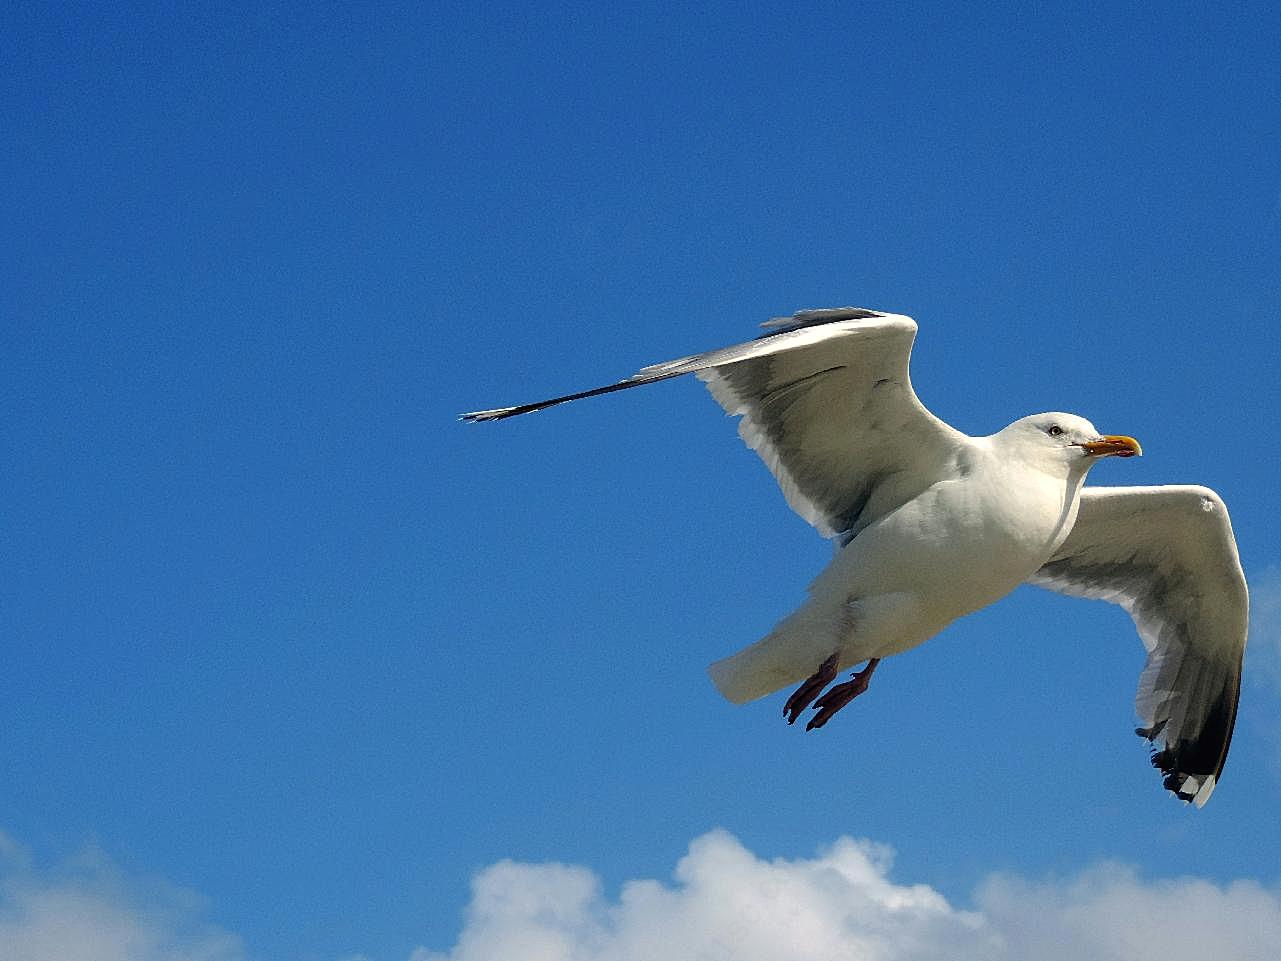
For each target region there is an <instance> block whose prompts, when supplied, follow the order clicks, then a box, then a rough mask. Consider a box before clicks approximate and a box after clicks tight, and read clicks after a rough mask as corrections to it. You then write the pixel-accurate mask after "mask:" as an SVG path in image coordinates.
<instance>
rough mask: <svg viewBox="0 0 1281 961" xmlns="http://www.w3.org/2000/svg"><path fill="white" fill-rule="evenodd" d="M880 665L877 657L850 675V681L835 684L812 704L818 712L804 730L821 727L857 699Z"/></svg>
mask: <svg viewBox="0 0 1281 961" xmlns="http://www.w3.org/2000/svg"><path fill="white" fill-rule="evenodd" d="M880 663H881V659H880V658H879V657H874V658H872V659H871V660H869V661H868V662H867V667H865V668H863V670H861V671H855V672H854V673H853V675H851V678H852V679H851V680H848V681H846V682H845V683H844V684H837V685H836V687H834V688H832V689H831V690H830V691H828V692H827V693H826V694H824V695H823V696H822V697H820V698H819V699H818V700H817V701H816V702H815V703H814V709H815V710H817V711H818V713H817V714H815V715H814V716H813V717H812V718H810V722H809V723H808V724H806V725H805V730H807V731H812V730H814V729H815V728H816V727H822V726H823V725H824V724H826V723H827V722H828V721H830V720H831V719H832V715H833V714H835V713H836V712H837V711H839V710H840V709H841V708H843V707H844V706H845V705H846V704H848V703H849V702H850V701H852V700H854V698H856V697H858V696H859V695H860V694H862V693H863V692H864V691H866V690H867V685H868V683H869V682H870V681H871V680H872V674H874V673H875V671H876V665H877V664H880Z"/></svg>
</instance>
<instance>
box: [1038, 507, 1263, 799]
mask: <svg viewBox="0 0 1281 961" xmlns="http://www.w3.org/2000/svg"><path fill="white" fill-rule="evenodd" d="M1030 580H1031V582H1032V583H1034V584H1038V585H1040V586H1041V587H1048V588H1050V589H1052V590H1056V591H1060V592H1062V593H1064V594H1071V595H1074V596H1076V597H1088V598H1092V599H1097V600H1104V601H1111V602H1113V603H1115V604H1120V605H1121V606H1122V607H1123V608H1125V609H1126V611H1128V612H1129V614H1130V616H1131V617H1132V618H1133V619H1134V624H1135V626H1136V627H1137V628H1138V631H1139V636H1140V637H1141V638H1142V639H1143V644H1144V646H1145V647H1146V648H1147V650H1148V660H1147V665H1146V666H1145V667H1144V669H1143V674H1142V676H1141V677H1140V678H1139V691H1138V699H1137V704H1138V713H1139V717H1140V718H1141V719H1142V723H1143V726H1142V727H1140V728H1139V729H1138V731H1137V733H1138V734H1139V735H1141V736H1143V737H1145V738H1147V739H1148V740H1149V741H1151V742H1152V744H1153V750H1154V754H1153V756H1152V763H1153V765H1154V766H1156V767H1157V768H1159V769H1160V770H1161V772H1162V773H1163V774H1164V775H1165V786H1166V788H1168V789H1169V790H1171V791H1173V792H1174V793H1175V794H1176V795H1178V797H1179V798H1181V799H1182V800H1184V801H1195V802H1196V804H1197V806H1198V807H1200V806H1201V805H1202V804H1204V803H1205V802H1206V801H1207V800H1208V799H1209V797H1210V794H1211V792H1212V791H1213V790H1214V786H1215V784H1216V783H1217V781H1218V779H1219V776H1220V774H1221V773H1222V771H1223V764H1224V761H1226V760H1227V756H1228V745H1229V744H1230V743H1231V742H1232V728H1233V725H1234V724H1235V723H1236V716H1237V698H1238V695H1239V693H1240V689H1241V658H1242V656H1243V655H1244V653H1245V641H1246V632H1247V624H1248V620H1249V607H1250V602H1249V595H1248V593H1247V590H1246V584H1245V575H1244V574H1243V573H1242V572H1241V562H1240V560H1239V559H1238V557H1237V547H1236V540H1235V538H1234V537H1233V535H1232V523H1231V521H1230V520H1229V519H1228V511H1227V508H1226V507H1224V505H1223V501H1222V500H1220V499H1219V497H1218V495H1217V494H1215V493H1214V491H1212V490H1209V489H1207V488H1205V487H1086V488H1084V489H1083V490H1082V492H1081V508H1080V513H1079V515H1078V516H1077V521H1076V526H1075V527H1073V529H1072V533H1071V534H1070V535H1068V539H1067V540H1066V541H1064V542H1063V546H1062V547H1060V548H1059V550H1058V551H1057V552H1056V553H1055V555H1054V556H1053V557H1051V558H1050V560H1049V561H1048V562H1047V563H1046V564H1045V566H1044V567H1042V568H1041V569H1040V570H1039V571H1037V572H1036V574H1034V575H1033V576H1032V577H1031V578H1030Z"/></svg>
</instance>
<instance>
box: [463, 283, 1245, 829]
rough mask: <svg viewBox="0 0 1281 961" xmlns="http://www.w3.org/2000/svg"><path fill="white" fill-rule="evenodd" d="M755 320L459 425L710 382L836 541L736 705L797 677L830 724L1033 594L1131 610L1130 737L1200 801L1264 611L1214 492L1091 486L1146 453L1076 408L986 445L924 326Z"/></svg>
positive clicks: (771, 638)
mask: <svg viewBox="0 0 1281 961" xmlns="http://www.w3.org/2000/svg"><path fill="white" fill-rule="evenodd" d="M761 326H762V327H763V328H765V332H764V333H763V334H761V335H760V336H758V337H756V338H755V339H753V340H750V341H747V342H745V343H741V344H735V345H733V346H729V347H723V348H720V349H717V350H711V351H707V352H705V353H700V354H694V355H691V356H688V357H681V358H678V359H676V360H671V361H666V362H663V363H658V364H652V365H650V366H648V367H644V368H642V369H641V370H640V371H638V372H637V373H635V374H633V375H632V376H630V377H627V378H625V379H623V380H621V381H617V382H615V383H611V384H607V385H605V386H602V387H595V388H592V389H590V390H583V391H579V392H577V393H571V394H565V395H563V396H560V397H553V398H550V399H548V400H541V401H537V402H534V403H530V404H521V405H517V406H512V407H500V408H494V409H490V410H478V411H472V412H470V413H466V414H462V415H460V416H461V419H462V420H464V421H468V422H485V421H497V420H503V419H506V418H509V417H515V416H517V415H521V414H528V413H532V412H535V411H539V410H543V409H545V408H548V407H553V406H555V405H558V404H563V403H566V402H569V401H574V400H581V399H583V398H587V397H593V396H597V395H600V394H606V393H611V392H614V391H620V390H626V389H630V388H633V387H640V386H642V385H645V384H651V383H655V382H658V381H663V380H669V379H672V378H675V377H681V376H685V375H687V374H693V375H695V376H696V377H697V378H698V379H699V380H701V381H703V383H704V384H705V385H706V386H707V387H708V389H709V390H710V392H711V394H712V397H713V398H714V399H715V400H716V401H717V403H719V404H720V406H721V407H722V408H724V410H725V411H726V412H727V413H728V414H731V415H734V416H737V417H739V418H740V421H739V434H740V435H741V437H742V438H743V440H744V441H745V442H746V444H747V445H748V446H749V447H750V448H751V449H753V450H754V451H756V453H757V454H758V455H759V456H760V458H761V459H762V460H763V461H764V463H765V465H766V466H767V467H768V468H769V470H770V472H771V473H772V474H773V475H774V477H775V479H776V480H777V482H778V485H779V487H780V488H781V489H782V493H783V496H784V497H785V498H786V501H787V503H788V505H789V506H790V507H791V508H792V509H793V510H794V511H795V512H796V513H797V514H799V515H800V516H801V517H802V518H804V519H805V520H806V521H808V522H809V523H810V524H811V525H813V527H815V528H816V529H817V531H818V533H819V534H821V535H823V536H824V537H827V538H831V539H832V540H833V541H834V543H835V552H834V555H833V557H832V559H831V561H830V562H829V564H828V565H827V566H826V568H825V569H824V570H823V571H822V572H821V573H820V574H819V575H818V576H817V578H815V579H814V581H813V583H811V584H810V586H809V592H808V596H807V599H806V600H805V602H804V603H803V604H802V605H801V606H800V607H799V608H798V609H797V610H796V611H794V612H793V613H791V614H790V615H788V616H786V617H784V618H783V619H782V620H781V621H779V623H778V624H777V625H776V626H775V627H774V628H773V630H771V631H770V632H769V633H768V634H766V635H765V636H764V637H763V638H761V639H760V640H758V641H756V642H755V643H753V644H751V645H749V646H747V647H746V648H744V649H742V650H740V651H738V652H737V653H735V654H733V655H731V656H729V657H726V658H724V659H722V660H719V661H717V662H715V663H714V664H712V665H711V666H710V667H709V668H708V672H709V674H710V675H711V679H712V681H713V683H714V684H715V686H716V687H717V689H718V690H719V691H720V693H721V694H722V695H723V696H724V697H725V698H727V699H728V700H730V701H731V702H734V703H738V704H742V703H746V702H748V701H752V700H755V699H757V698H761V697H764V696H766V695H768V694H771V693H774V692H776V691H779V690H781V689H784V688H787V687H790V686H792V685H798V686H796V688H795V690H794V691H793V692H792V693H791V695H790V696H789V697H788V699H787V701H786V703H785V704H784V707H783V713H784V716H785V718H786V720H787V722H788V723H789V724H791V723H793V722H795V721H796V720H797V719H798V718H799V717H801V716H802V715H803V714H804V713H805V712H806V711H811V712H812V714H811V715H810V717H809V720H808V722H807V724H806V730H808V731H813V730H817V729H819V728H822V727H823V726H824V725H826V724H827V723H828V721H830V720H831V719H832V717H833V716H834V715H835V714H836V713H837V712H839V711H840V710H841V709H842V708H844V707H845V706H846V705H847V704H849V703H850V702H851V701H852V700H853V699H854V698H856V697H858V696H859V695H861V694H862V693H864V692H865V691H866V690H867V689H868V686H869V684H870V682H871V679H872V675H873V673H874V672H875V671H876V669H877V667H878V665H879V664H880V663H881V661H882V660H883V659H885V658H888V657H891V656H893V655H895V654H899V653H902V652H903V651H906V650H909V649H911V648H914V647H916V646H917V645H919V644H922V643H923V642H925V641H926V640H928V639H930V638H932V637H933V636H935V635H936V634H938V633H939V632H940V631H942V630H943V629H944V628H945V627H947V626H948V625H949V624H950V623H951V622H952V621H954V620H956V619H957V618H959V617H962V616H964V615H966V614H969V613H972V612H974V611H976V610H979V609H980V608H983V607H986V606H988V605H990V604H992V603H994V602H996V601H998V600H1000V599H1001V598H1002V597H1004V596H1005V595H1007V594H1009V593H1010V592H1011V591H1013V590H1014V589H1015V588H1016V587H1018V586H1019V585H1021V584H1023V583H1030V584H1034V585H1037V586H1040V587H1043V588H1048V589H1050V590H1053V591H1057V592H1061V593H1063V594H1067V595H1071V596H1075V597H1082V598H1089V599H1097V600H1104V601H1110V602H1112V603H1114V604H1118V605H1120V606H1121V607H1122V608H1124V609H1125V610H1126V611H1127V612H1128V613H1129V615H1130V617H1131V618H1132V620H1133V621H1134V624H1135V627H1136V629H1137V631H1138V634H1139V637H1140V639H1141V640H1142V642H1143V644H1144V646H1145V648H1146V649H1147V661H1146V663H1145V666H1144V668H1143V670H1142V672H1141V675H1140V678H1139V682H1138V692H1137V697H1136V713H1137V715H1138V717H1139V719H1140V725H1139V726H1138V727H1137V728H1136V733H1137V734H1138V735H1139V736H1141V737H1142V738H1144V739H1145V740H1146V741H1147V742H1149V745H1150V749H1151V762H1152V765H1153V766H1154V767H1155V768H1157V770H1158V771H1159V773H1160V775H1161V777H1162V782H1163V785H1164V787H1165V788H1166V789H1167V790H1169V791H1170V792H1171V793H1173V794H1174V795H1175V796H1176V797H1177V798H1179V799H1180V800H1183V801H1187V802H1193V803H1195V804H1196V806H1197V807H1201V806H1202V805H1204V804H1205V802H1206V801H1207V800H1209V797H1210V795H1211V793H1212V792H1213V791H1214V789H1215V786H1216V784H1217V783H1218V781H1219V778H1220V776H1221V775H1222V772H1223V766H1224V763H1225V761H1226V759H1227V754H1228V748H1229V746H1230V744H1231V741H1232V731H1233V727H1234V726H1235V722H1236V714H1237V704H1238V699H1239V695H1240V686H1241V667H1242V658H1243V656H1244V652H1245V645H1246V636H1247V625H1248V619H1249V596H1248V591H1247V587H1246V581H1245V576H1244V574H1243V572H1242V569H1241V563H1240V559H1239V556H1238V552H1237V547H1236V541H1235V537H1234V535H1233V531H1232V524H1231V521H1230V519H1229V517H1228V512H1227V508H1226V506H1225V505H1224V503H1223V500H1222V499H1221V498H1220V497H1219V495H1218V494H1216V493H1215V492H1214V491H1212V490H1210V489H1209V488H1206V487H1201V486H1195V485H1170V486H1147V487H1094V486H1089V487H1087V486H1085V479H1086V475H1087V474H1088V473H1089V471H1090V470H1091V468H1092V467H1094V465H1095V464H1097V463H1098V462H1099V461H1101V460H1103V459H1105V458H1108V457H1121V458H1126V457H1134V456H1137V455H1140V454H1141V453H1142V448H1141V446H1140V445H1139V443H1138V441H1137V440H1135V439H1134V438H1132V437H1129V436H1127V435H1120V434H1102V433H1100V432H1099V431H1098V430H1097V429H1096V428H1095V427H1094V425H1093V424H1091V423H1090V422H1089V421H1088V420H1086V419H1085V418H1083V417H1080V416H1078V415H1076V414H1071V413H1062V412H1048V413H1040V414H1033V415H1030V416H1027V417H1021V418H1019V419H1018V420H1015V421H1014V422H1012V423H1011V424H1009V425H1008V426H1007V427H1004V428H1003V429H1001V430H999V431H997V432H996V433H994V434H991V435H989V436H969V435H967V434H965V433H963V432H961V431H959V430H957V429H955V428H953V427H951V426H949V425H948V424H947V423H945V422H944V421H942V420H940V419H939V418H938V417H936V416H935V415H934V414H932V413H931V412H930V411H929V410H928V409H927V408H926V407H925V406H924V405H923V404H922V403H921V401H920V400H919V399H918V398H917V396H916V393H915V391H914V390H913V388H912V382H911V378H910V376H909V361H910V357H911V352H912V346H913V343H914V341H915V339H916V333H917V324H916V322H915V321H914V320H913V319H912V318H911V317H908V316H905V315H902V314H895V313H888V312H884V311H879V310H871V309H867V308H861V307H837V308H823V309H817V310H804V311H799V312H797V313H795V314H793V315H790V316H787V317H776V318H773V319H772V320H769V321H766V323H764V324H762V325H761ZM859 665H862V667H861V669H859V670H855V671H853V673H852V674H851V677H850V679H849V680H847V681H844V682H842V683H833V682H834V681H835V680H836V678H837V676H838V674H839V673H840V672H842V671H843V670H846V669H849V668H851V667H857V666H859ZM798 682H799V683H798Z"/></svg>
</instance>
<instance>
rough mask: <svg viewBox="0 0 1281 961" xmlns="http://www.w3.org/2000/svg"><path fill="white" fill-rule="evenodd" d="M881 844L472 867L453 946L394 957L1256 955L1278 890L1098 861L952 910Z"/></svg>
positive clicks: (501, 960)
mask: <svg viewBox="0 0 1281 961" xmlns="http://www.w3.org/2000/svg"><path fill="white" fill-rule="evenodd" d="M890 868H891V854H890V852H889V850H888V849H887V848H885V847H882V846H879V845H876V844H872V843H870V842H866V841H853V840H850V839H848V838H842V839H841V840H839V841H837V842H836V843H835V844H834V845H832V846H831V847H830V848H828V849H826V850H824V851H822V852H820V853H819V854H818V855H817V856H816V857H814V858H812V859H809V860H804V859H801V860H783V859H777V860H773V861H766V860H762V859H760V858H758V857H756V856H755V855H754V854H752V853H751V852H750V851H748V850H747V849H746V848H744V847H743V846H742V845H741V844H740V843H739V842H738V841H737V840H736V839H735V838H733V837H732V836H731V835H729V834H727V833H725V832H723V831H713V832H712V833H710V834H707V835H704V836H703V837H701V838H698V839H697V840H695V841H694V843H693V844H691V845H690V848H689V853H688V854H687V855H686V856H685V857H684V858H682V859H681V861H680V862H679V863H678V864H677V866H676V871H675V883H674V884H672V885H667V884H663V883H660V882H658V881H653V880H642V881H632V882H629V883H627V884H625V885H624V886H623V888H622V890H621V891H620V893H619V896H618V898H617V900H612V899H610V898H609V897H607V896H606V894H605V893H604V891H603V890H602V887H601V884H600V881H599V879H598V878H597V877H596V876H595V875H594V874H593V873H592V872H591V871H589V870H587V869H586V868H583V867H577V866H572V865H563V864H517V863H514V862H511V861H503V862H500V863H499V864H495V865H493V866H492V867H489V868H486V869H485V870H483V871H481V872H480V873H479V874H478V875H477V876H476V878H475V880H474V883H473V891H472V900H471V904H470V906H469V908H468V912H467V918H466V922H465V926H464V929H463V932H462V934H461V936H460V937H459V940H458V943H457V945H456V946H455V947H454V948H453V950H452V951H450V952H448V953H446V954H440V953H434V952H431V951H428V950H426V949H419V950H418V951H416V952H415V953H414V955H413V956H412V958H411V959H410V961H654V959H658V958H662V959H664V961H1068V959H1072V961H1079V959H1081V958H1088V959H1091V961H1114V959H1115V961H1149V959H1150V961H1158V959H1159V961H1184V959H1187V961H1192V959H1196V961H1206V959H1211V958H1212V959H1214V961H1264V959H1269V958H1272V957H1275V951H1276V945H1277V944H1279V943H1281V892H1279V891H1276V890H1269V889H1267V888H1264V887H1263V886H1261V885H1259V884H1256V883H1254V882H1244V881H1243V882H1236V883H1234V884H1231V885H1228V886H1226V887H1219V886H1217V885H1214V884H1211V883H1208V882H1206V881H1202V880H1197V879H1192V878H1185V879H1177V880H1163V881H1144V880H1142V879H1140V878H1139V877H1138V876H1137V875H1136V874H1135V873H1134V872H1133V871H1131V870H1129V869H1127V868H1123V867H1119V866H1115V865H1104V866H1101V867H1098V868H1095V869H1092V870H1090V871H1087V872H1085V873H1083V874H1081V875H1079V876H1077V877H1075V878H1073V879H1070V880H1067V881H1049V882H1042V883H1033V882H1029V881H1026V880H1023V879H1019V878H1014V877H997V878H992V879H990V880H989V881H987V882H985V883H984V884H983V885H981V886H980V888H979V889H978V891H976V892H975V895H974V903H975V909H974V910H972V911H966V910H960V909H958V908H956V907H954V906H953V905H951V904H949V903H948V901H947V899H946V898H944V897H943V896H942V895H941V894H939V893H938V892H937V891H935V890H934V889H932V888H930V887H929V886H927V885H919V884H918V885H911V884H898V883H896V882H894V881H891V880H890V878H889V873H890Z"/></svg>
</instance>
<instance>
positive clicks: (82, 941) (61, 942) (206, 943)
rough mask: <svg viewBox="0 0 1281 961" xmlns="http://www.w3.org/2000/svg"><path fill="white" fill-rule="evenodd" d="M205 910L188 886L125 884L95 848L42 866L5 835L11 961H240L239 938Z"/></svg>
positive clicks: (2, 919)
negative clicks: (211, 921)
mask: <svg viewBox="0 0 1281 961" xmlns="http://www.w3.org/2000/svg"><path fill="white" fill-rule="evenodd" d="M201 908H202V904H201V902H200V900H199V899H198V898H197V897H196V896H195V895H193V894H191V893H190V892H188V891H184V890H182V889H179V888H175V887H173V886H171V885H167V884H163V883H159V882H151V883H147V882H142V881H139V880H137V879H133V880H129V881H126V880H125V879H124V878H123V877H121V875H120V874H119V872H118V871H116V870H115V869H114V868H113V867H112V866H111V864H110V863H108V861H107V860H106V859H105V858H104V857H102V856H101V855H100V854H97V853H95V852H93V851H88V852H86V853H84V854H82V855H80V856H79V857H77V858H76V859H74V860H73V861H71V862H68V863H66V864H62V865H59V866H58V867H57V868H54V869H51V870H41V869H39V868H37V867H36V866H35V865H34V863H33V860H32V858H31V857H30V856H29V855H28V854H27V852H26V851H24V850H23V849H22V848H21V846H19V845H18V844H16V843H15V842H14V841H12V840H11V839H10V838H8V837H7V836H6V835H4V834H0V958H3V959H4V961H241V959H242V958H243V953H242V951H241V947H240V942H239V940H238V939H237V938H235V937H233V936H232V935H230V934H227V933H226V932H224V931H220V930H218V929H216V928H214V927H212V926H211V925H208V924H205V923H203V922H202V921H201V918H200V912H201Z"/></svg>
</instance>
